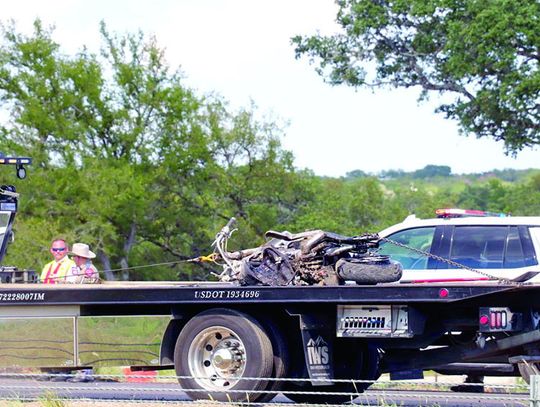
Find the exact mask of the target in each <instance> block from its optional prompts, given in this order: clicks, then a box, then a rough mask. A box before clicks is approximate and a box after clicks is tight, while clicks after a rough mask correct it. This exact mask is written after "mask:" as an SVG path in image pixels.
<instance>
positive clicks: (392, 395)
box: [0, 378, 529, 407]
mask: <svg viewBox="0 0 540 407" xmlns="http://www.w3.org/2000/svg"><path fill="white" fill-rule="evenodd" d="M47 392H49V393H50V394H54V395H56V396H58V397H59V398H62V399H73V400H80V399H87V400H88V399H91V400H110V401H111V402H110V403H108V404H111V405H114V404H116V403H115V402H114V401H117V402H118V405H120V404H121V401H126V400H141V401H148V402H151V401H168V402H171V401H190V399H189V397H188V396H187V395H186V394H185V393H184V392H183V391H182V390H181V389H180V387H179V386H178V385H177V384H175V383H129V382H128V383H126V382H123V383H119V382H102V381H99V382H90V383H68V382H43V381H36V380H30V379H7V378H6V379H0V398H1V399H16V400H19V401H23V400H35V399H36V398H38V397H43V396H44V395H45V394H46V393H47ZM274 402H275V403H291V404H292V401H291V400H289V399H288V398H286V397H285V396H283V395H278V396H277V397H276V398H275V399H274ZM354 404H356V405H366V406H372V407H373V406H377V405H384V406H388V405H398V406H403V407H409V406H410V407H417V406H440V407H469V406H471V407H472V406H474V407H478V406H480V405H481V406H482V407H511V406H527V405H528V404H529V395H528V394H524V393H519V394H511V395H509V394H501V393H484V394H475V393H453V392H434V391H403V390H400V391H396V390H387V391H380V390H368V391H367V392H365V393H364V394H362V395H361V396H359V397H358V398H357V399H356V400H355V402H354Z"/></svg>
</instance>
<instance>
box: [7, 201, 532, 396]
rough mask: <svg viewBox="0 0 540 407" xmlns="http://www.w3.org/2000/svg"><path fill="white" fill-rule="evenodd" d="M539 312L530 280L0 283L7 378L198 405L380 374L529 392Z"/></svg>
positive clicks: (325, 389) (337, 386) (356, 384)
mask: <svg viewBox="0 0 540 407" xmlns="http://www.w3.org/2000/svg"><path fill="white" fill-rule="evenodd" d="M16 199H17V197H15V196H14V195H13V194H11V195H10V196H9V199H8V200H9V201H10V202H11V203H13V202H14V200H15V201H16ZM16 206H17V205H16V202H15V205H5V206H3V207H2V210H0V216H3V217H4V219H9V221H8V224H7V225H3V227H4V236H3V238H4V241H3V242H1V243H2V247H3V250H4V252H5V246H6V244H5V243H6V241H5V239H6V235H8V233H5V231H7V230H11V225H12V223H13V219H14V216H13V215H14V211H13V210H14V209H16ZM0 226H2V225H0ZM2 254H3V253H2ZM13 281H17V280H16V279H15V280H13ZM539 310H540V286H539V285H534V284H528V283H526V282H523V281H487V282H486V281H483V282H480V283H472V284H471V283H467V282H454V283H452V282H446V283H435V284H401V283H385V284H376V285H359V284H345V285H326V286H316V285H311V286H309V285H306V286H260V285H257V286H256V285H253V286H249V285H248V286H240V285H237V284H234V283H224V282H109V281H106V282H103V283H102V284H80V285H76V284H53V285H46V284H39V283H37V282H35V281H34V282H33V281H27V282H23V283H21V282H20V281H19V282H15V283H13V282H11V283H2V284H0V343H2V351H1V352H0V366H1V367H7V368H13V367H36V368H47V369H51V368H64V369H69V370H76V369H83V368H88V367H97V366H110V365H122V366H126V365H127V366H132V368H133V369H134V370H158V369H172V368H174V369H175V370H176V374H177V376H178V377H179V382H180V385H181V387H182V388H183V389H184V390H185V391H186V392H187V393H188V394H189V395H190V396H191V397H192V398H194V399H201V398H206V399H208V398H211V399H213V400H224V401H238V402H242V401H246V400H249V401H258V402H262V401H267V400H269V399H270V398H272V397H273V396H274V395H275V394H276V393H277V392H284V393H285V394H287V395H288V396H289V397H290V398H292V399H293V400H295V401H298V402H312V401H316V402H319V403H321V402H323V403H324V402H333V403H335V402H343V401H347V400H350V396H348V395H346V392H351V391H352V392H361V391H362V390H364V389H366V388H367V387H369V385H370V384H371V383H372V382H373V381H375V380H376V379H377V378H378V377H379V375H380V374H381V373H389V374H390V377H391V378H392V379H413V378H420V377H422V374H423V371H425V370H436V371H440V372H443V373H450V374H452V373H454V374H466V373H476V374H486V375H504V376H518V375H520V374H521V375H522V376H523V377H524V378H525V379H526V380H528V379H529V376H530V375H531V374H534V373H536V366H537V363H539V362H540V355H539V349H540V325H539V323H540V313H539ZM283 378H289V379H296V380H285V381H283V380H279V379H283ZM335 379H349V381H348V382H345V381H339V380H338V381H337V382H336V381H334V380H335ZM303 390H306V391H307V393H302V391H303ZM310 392H311V393H310ZM314 392H317V394H314Z"/></svg>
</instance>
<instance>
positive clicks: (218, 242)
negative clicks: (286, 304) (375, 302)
mask: <svg viewBox="0 0 540 407" xmlns="http://www.w3.org/2000/svg"><path fill="white" fill-rule="evenodd" d="M235 223H236V220H235V219H234V218H231V220H230V221H229V222H228V223H227V225H225V226H224V227H223V228H222V229H221V230H220V231H219V233H218V234H217V235H216V238H215V240H214V242H213V244H212V245H213V247H214V254H213V255H212V256H211V259H212V260H213V261H215V262H216V263H218V264H220V265H221V266H222V268H223V271H222V272H221V273H219V274H217V276H218V278H219V280H220V281H224V282H236V283H238V284H240V285H268V286H283V285H340V284H347V283H356V284H377V283H389V282H395V281H398V280H399V279H400V278H401V274H402V268H401V264H400V263H398V262H395V261H393V260H391V259H390V258H389V257H388V256H385V255H380V254H377V251H376V249H377V248H378V245H379V236H378V235H376V234H363V235H360V236H352V237H347V236H341V235H338V234H336V233H331V232H325V231H322V230H312V231H307V232H301V233H289V232H276V231H272V230H270V231H268V232H266V234H265V236H266V238H267V239H268V240H267V242H266V243H265V244H263V245H261V246H259V247H255V248H251V249H246V250H239V251H234V252H229V251H228V250H227V243H228V240H229V238H230V237H231V235H232V234H233V233H234V232H235V231H236V230H237V229H235V228H234V225H235Z"/></svg>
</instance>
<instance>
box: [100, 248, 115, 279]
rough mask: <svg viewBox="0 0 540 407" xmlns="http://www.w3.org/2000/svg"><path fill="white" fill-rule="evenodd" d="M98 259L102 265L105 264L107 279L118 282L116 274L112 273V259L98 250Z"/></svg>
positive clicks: (104, 270)
mask: <svg viewBox="0 0 540 407" xmlns="http://www.w3.org/2000/svg"><path fill="white" fill-rule="evenodd" d="M98 257H99V261H100V262H101V264H103V274H105V279H106V280H110V281H114V280H116V277H115V276H114V273H113V272H112V271H111V259H110V258H109V256H107V255H106V254H105V252H103V250H98Z"/></svg>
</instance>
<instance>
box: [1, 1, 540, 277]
mask: <svg viewBox="0 0 540 407" xmlns="http://www.w3.org/2000/svg"><path fill="white" fill-rule="evenodd" d="M340 4H341V5H342V6H344V5H345V4H346V2H342V3H340ZM380 4H382V3H372V2H368V3H364V2H359V3H358V4H357V5H356V6H357V7H359V10H360V9H363V11H362V12H363V13H368V14H370V16H371V17H373V18H372V20H370V21H371V22H373V21H375V22H376V23H377V24H380V26H381V27H384V26H385V24H387V23H388V18H387V17H388V16H386V14H384V13H383V11H384V7H382V6H381V5H380ZM393 4H394V3H393ZM411 4H415V6H414V7H413V8H412V9H411V7H412V6H411V5H410V4H409V3H408V2H398V3H395V4H394V6H395V7H398V6H399V7H401V8H403V10H404V11H403V12H404V13H405V12H411V10H413V9H414V12H415V13H420V14H421V13H427V12H428V11H429V10H430V9H429V7H428V6H429V4H430V3H427V4H425V5H424V6H425V7H421V5H420V4H419V3H418V4H416V3H414V2H413V3H411ZM394 6H393V7H394ZM381 7H382V8H381ZM359 10H357V11H358V12H359ZM381 13H382V14H381ZM438 13H439V12H437V13H435V14H438ZM420 14H419V15H420ZM422 15H423V14H422ZM341 17H342V18H345V15H344V14H343V15H342V16H341ZM440 17H441V18H442V17H443V16H440ZM422 18H423V17H422ZM426 21H429V19H427V20H426ZM355 24H360V25H359V26H358V28H357V29H358V30H360V31H361V29H364V28H365V27H364V28H362V27H361V26H362V24H363V23H362V21H361V20H358V21H357V22H356V23H355ZM366 27H367V26H366ZM101 34H102V38H103V48H102V51H101V53H100V55H93V54H91V53H90V52H88V51H87V50H86V49H85V48H82V50H81V51H80V52H79V53H77V54H76V55H66V54H64V53H62V52H61V47H60V45H59V44H56V43H55V42H54V41H53V40H52V30H50V29H46V28H44V27H43V25H42V23H41V22H40V21H39V20H38V21H36V22H35V25H34V32H33V34H32V35H30V36H24V35H22V34H19V33H17V31H16V29H15V27H14V26H8V27H3V31H2V37H1V38H0V62H1V63H0V111H1V112H2V117H6V118H7V119H5V120H1V121H0V133H1V136H0V151H1V152H3V153H6V154H14V155H15V154H18V155H24V156H31V157H32V158H33V159H34V165H33V166H31V167H30V168H28V172H29V176H28V178H27V179H26V180H24V181H21V182H15V179H14V175H13V174H10V175H9V177H8V178H3V181H2V184H4V183H7V184H16V185H17V188H18V192H20V193H21V200H20V203H21V205H20V210H19V211H20V212H21V213H20V215H19V217H18V220H17V222H16V224H15V234H16V239H15V243H14V244H13V245H12V246H10V250H9V252H8V256H7V257H6V264H12V265H17V266H18V267H21V268H36V269H41V267H42V266H43V264H44V263H46V262H47V261H49V258H50V254H49V253H48V248H49V244H50V241H51V240H52V239H53V238H55V237H58V236H63V237H65V238H66V239H67V240H68V241H69V242H75V241H82V242H85V243H89V244H90V246H91V248H92V250H93V251H95V252H96V253H97V254H98V259H97V263H98V267H99V268H100V269H102V270H106V271H107V272H106V274H105V277H106V278H107V279H148V280H171V279H175V278H180V279H190V280H202V279H208V278H209V276H210V272H211V271H213V269H212V266H207V265H203V266H202V267H201V265H193V264H186V263H180V262H181V261H183V260H186V259H189V258H192V257H196V256H199V255H204V254H208V253H210V252H211V251H212V247H211V242H212V241H213V239H214V237H215V234H216V232H217V231H219V230H220V229H221V227H222V226H223V225H224V224H225V223H226V222H227V221H228V219H229V218H230V217H232V216H235V217H236V218H237V219H238V222H239V225H238V228H239V232H238V233H236V234H235V235H234V237H233V239H232V240H231V246H230V249H233V250H234V249H237V248H247V247H254V246H257V245H259V244H261V243H262V242H263V239H264V238H263V235H264V232H265V231H266V230H268V229H274V230H290V231H291V232H299V231H302V230H306V229H324V230H328V231H333V232H336V233H341V234H344V235H358V234H362V233H365V232H377V231H379V230H381V229H383V228H385V227H387V226H390V225H392V224H394V223H397V222H400V221H402V220H403V219H404V218H405V217H406V216H408V215H409V214H411V213H416V214H417V215H418V216H420V217H431V216H433V213H434V210H435V209H436V208H440V207H456V206H465V207H471V208H474V209H485V210H491V211H504V212H511V213H513V214H515V215H519V214H522V215H539V214H540V173H539V172H538V171H534V170H529V171H521V172H517V171H511V170H505V171H494V172H492V173H486V174H469V175H461V176H457V175H452V174H451V170H450V168H449V167H447V166H440V165H428V166H426V167H424V168H423V169H420V170H417V171H414V172H410V173H408V172H405V171H402V170H392V169H388V170H387V171H384V172H382V173H381V174H378V175H377V176H373V175H370V174H367V173H365V172H364V171H362V170H355V171H352V172H350V173H348V174H347V176H346V177H343V178H339V179H333V178H321V177H316V176H314V175H313V174H312V173H311V172H309V171H299V170H297V169H295V168H294V165H293V157H292V154H291V153H290V152H288V151H285V150H284V149H283V148H282V147H281V145H280V139H281V137H282V136H283V135H284V129H283V128H282V127H281V126H280V124H279V123H276V122H269V121H264V120H260V119H258V117H259V115H258V114H257V110H256V107H255V106H253V105H251V106H248V107H246V108H242V109H239V110H237V111H233V110H231V109H230V107H229V106H228V104H227V102H226V101H224V100H222V99H221V98H219V97H202V96H198V95H197V94H196V93H195V92H194V91H193V90H190V89H188V88H187V87H186V86H184V84H183V79H182V75H181V73H180V72H179V71H171V70H170V68H169V67H168V66H167V63H166V60H165V57H164V53H163V51H162V50H161V49H160V48H159V47H158V46H157V44H156V43H155V40H154V39H152V38H150V39H147V38H146V37H145V36H144V35H143V34H142V33H137V34H128V35H125V36H123V37H118V36H116V35H114V34H110V33H108V32H107V30H106V27H105V26H104V25H102V27H101ZM415 41H416V42H417V43H418V47H420V48H422V47H424V48H426V49H427V48H429V44H430V43H429V41H428V39H425V38H418V39H417V40H415ZM148 264H154V265H155V266H154V267H152V268H136V269H133V270H131V271H130V272H129V273H127V272H125V271H124V270H125V269H126V268H128V267H130V266H141V265H148ZM216 271H217V270H216Z"/></svg>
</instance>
